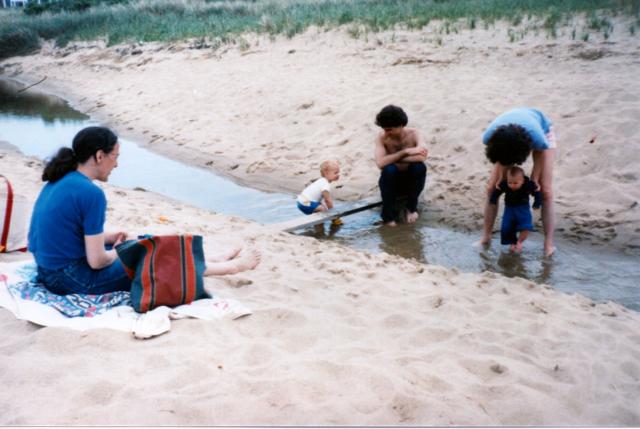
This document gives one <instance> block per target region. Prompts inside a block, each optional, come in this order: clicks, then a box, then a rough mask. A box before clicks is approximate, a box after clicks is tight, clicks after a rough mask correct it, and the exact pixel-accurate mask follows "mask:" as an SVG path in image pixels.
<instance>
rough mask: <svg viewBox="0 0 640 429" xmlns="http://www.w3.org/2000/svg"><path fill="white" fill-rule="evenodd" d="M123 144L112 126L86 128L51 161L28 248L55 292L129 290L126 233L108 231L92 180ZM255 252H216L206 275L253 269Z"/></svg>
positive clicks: (102, 175) (103, 173) (102, 200)
mask: <svg viewBox="0 0 640 429" xmlns="http://www.w3.org/2000/svg"><path fill="white" fill-rule="evenodd" d="M119 155H120V144H119V143H118V138H117V136H116V135H115V134H114V133H113V132H112V131H111V130H109V129H108V128H104V127H88V128H85V129H83V130H81V131H80V132H78V134H76V136H75V137H74V139H73V145H72V148H67V147H63V148H61V149H59V150H58V152H57V154H56V155H55V156H54V157H53V158H52V159H51V160H49V161H48V162H47V164H46V166H45V168H44V172H43V173H42V180H43V181H44V182H47V184H46V185H45V186H44V187H43V188H42V191H40V195H39V196H38V199H37V200H36V203H35V206H34V209H33V214H32V217H31V226H30V229H29V251H31V252H32V253H33V255H34V257H35V260H36V264H37V265H38V281H40V282H41V283H43V284H44V285H45V287H46V288H47V289H48V290H49V291H51V292H53V293H56V294H59V295H67V294H72V293H82V294H103V293H108V292H114V291H119V290H124V291H128V290H130V289H131V280H130V279H129V277H128V276H127V274H126V273H125V271H124V268H123V266H122V264H121V263H120V261H119V259H118V255H117V253H116V251H115V250H114V249H113V247H115V245H117V244H119V243H121V242H123V241H125V240H127V238H128V237H127V234H126V233H125V232H124V231H117V232H105V231H104V223H105V217H106V209H107V199H106V197H105V195H104V192H103V191H102V189H100V188H99V187H98V186H97V185H95V184H94V183H93V181H94V180H99V181H101V182H106V181H107V180H108V179H109V175H110V174H111V171H113V169H114V168H116V167H117V166H118V156H119ZM259 261H260V254H259V253H258V252H257V251H255V250H252V251H248V252H240V251H239V249H236V250H234V251H232V252H231V253H227V254H221V255H217V257H214V258H211V260H210V261H208V262H207V269H206V271H205V273H204V275H211V274H218V275H220V274H233V273H237V272H239V271H244V270H247V269H252V268H254V267H255V266H256V265H257V264H258V262H259Z"/></svg>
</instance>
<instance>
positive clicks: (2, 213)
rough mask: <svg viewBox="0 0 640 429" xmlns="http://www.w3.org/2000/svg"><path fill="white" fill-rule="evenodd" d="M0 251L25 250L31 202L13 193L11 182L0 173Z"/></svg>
mask: <svg viewBox="0 0 640 429" xmlns="http://www.w3.org/2000/svg"><path fill="white" fill-rule="evenodd" d="M0 181H2V182H4V183H3V184H0V253H6V252H13V251H16V250H18V251H21V252H26V251H27V237H28V235H29V214H30V211H31V204H30V203H29V201H27V200H26V199H25V198H23V197H20V196H16V195H14V193H13V187H12V186H11V182H10V181H9V179H7V178H6V177H5V176H3V175H1V174H0Z"/></svg>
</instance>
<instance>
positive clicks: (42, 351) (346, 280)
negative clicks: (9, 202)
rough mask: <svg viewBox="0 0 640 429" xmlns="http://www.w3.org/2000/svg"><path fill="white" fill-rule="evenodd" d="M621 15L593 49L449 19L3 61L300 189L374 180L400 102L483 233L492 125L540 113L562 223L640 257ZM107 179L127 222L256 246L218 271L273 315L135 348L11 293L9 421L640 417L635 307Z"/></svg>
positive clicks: (200, 328) (115, 223)
mask: <svg viewBox="0 0 640 429" xmlns="http://www.w3.org/2000/svg"><path fill="white" fill-rule="evenodd" d="M615 25H616V27H615V28H616V29H618V28H619V29H620V31H616V32H614V33H613V34H612V35H611V37H610V38H609V40H607V41H603V40H598V38H597V37H595V35H592V38H591V39H590V40H591V41H590V42H588V43H585V42H578V41H573V40H571V38H570V36H568V34H567V33H561V34H560V36H559V37H558V38H557V39H548V38H546V36H545V35H544V34H539V35H537V36H536V35H534V34H530V35H527V36H526V37H525V38H524V39H523V40H519V41H516V42H513V43H511V42H509V39H508V37H507V35H506V27H504V26H500V25H498V26H496V27H495V28H494V27H491V28H489V29H488V30H483V29H476V30H474V31H468V30H460V31H459V32H458V33H457V34H454V33H451V34H449V35H446V34H439V33H438V32H437V24H436V23H434V24H432V25H430V26H429V27H427V28H426V29H424V30H422V31H416V32H403V31H396V32H393V33H392V32H388V33H379V34H368V35H366V37H365V36H362V37H361V38H359V39H353V38H351V37H349V36H348V35H347V34H346V31H344V30H340V31H332V32H324V31H321V30H316V29H312V30H309V31H308V32H307V33H305V34H303V35H300V36H296V37H294V38H293V39H280V38H278V39H277V40H275V41H271V40H269V39H268V38H266V37H249V36H247V40H248V41H249V48H248V49H240V48H239V47H236V46H231V47H228V48H222V49H220V50H218V51H213V50H211V49H190V48H189V44H188V43H184V44H173V45H160V44H147V45H141V46H137V45H136V46H134V47H132V46H116V47H109V48H105V47H104V46H103V45H104V44H103V43H99V42H95V43H84V44H78V45H72V46H69V47H67V48H64V49H54V48H51V47H45V49H43V51H42V52H41V53H40V54H38V55H32V56H27V57H16V58H11V59H9V60H6V61H4V62H2V63H0V71H1V72H2V74H1V75H0V77H4V78H11V79H15V80H18V81H21V82H23V83H24V84H31V83H34V82H37V81H38V80H40V79H42V77H44V76H47V79H46V81H44V82H43V83H42V84H40V85H39V86H38V89H41V90H45V91H48V92H51V93H55V94H58V95H60V96H62V97H64V98H66V99H68V100H70V102H71V103H72V105H74V106H75V107H76V108H78V109H79V110H81V111H84V112H87V113H88V114H90V115H92V116H93V117H95V118H97V119H99V120H100V121H102V122H103V123H105V124H106V125H108V126H111V127H112V128H113V129H114V130H115V131H116V132H117V133H118V134H119V135H122V136H127V137H130V138H132V139H133V140H135V141H136V142H138V143H140V144H142V145H145V146H147V147H148V148H150V149H151V150H155V151H158V152H161V153H165V154H168V155H169V156H171V157H173V158H175V159H180V160H182V161H185V162H187V163H190V164H194V165H199V166H203V167H206V168H211V169H212V170H215V171H217V172H220V173H223V174H226V175H229V176H232V177H234V178H235V179H236V180H238V181H240V182H242V183H246V184H248V185H250V186H253V187H258V188H266V189H275V190H283V191H288V192H291V193H292V194H293V193H295V192H297V191H299V190H300V189H301V188H302V187H303V186H304V184H305V183H306V182H308V181H309V180H310V179H312V178H314V177H316V176H317V172H316V171H317V167H318V165H319V163H320V162H321V161H322V160H323V159H325V158H338V159H339V160H340V161H341V163H342V178H341V180H340V182H339V183H340V185H342V186H341V187H340V188H339V189H338V190H337V196H338V197H339V198H340V199H344V200H354V199H357V198H360V197H363V196H369V195H374V194H375V193H376V192H377V186H376V183H377V174H378V173H377V170H376V167H375V164H374V162H373V159H372V158H373V141H374V138H375V135H376V132H377V130H376V127H375V126H374V124H373V118H374V116H375V114H376V112H377V111H378V110H379V109H380V108H381V107H382V106H384V105H385V104H388V103H394V104H398V105H400V106H403V107H404V108H405V110H406V111H407V113H408V115H409V120H410V125H412V126H415V127H418V128H420V129H422V130H423V132H424V134H425V136H426V138H427V142H428V147H429V151H430V155H429V160H428V165H429V177H428V183H427V190H426V192H425V193H424V196H423V200H422V205H423V207H425V210H424V212H423V213H424V215H425V216H427V217H428V218H429V219H430V220H432V221H433V223H434V225H435V224H442V225H449V226H454V227H457V228H467V229H472V230H478V232H479V231H480V222H481V215H482V207H481V201H482V198H483V193H484V186H485V181H486V179H487V177H488V173H489V171H490V165H489V163H488V162H487V161H485V159H484V154H483V150H482V146H481V144H480V137H481V133H482V130H483V128H484V127H485V126H486V125H487V124H488V123H489V122H490V121H491V120H492V119H493V117H494V116H495V115H497V114H499V113H500V112H501V111H503V110H506V109H508V108H510V107H514V106H519V105H529V106H533V107H537V108H539V109H541V110H542V111H544V112H545V113H547V114H548V115H549V116H550V117H551V119H552V120H553V121H554V126H555V129H556V134H557V136H558V159H557V164H556V167H557V168H556V170H557V174H556V176H555V177H556V178H557V181H556V184H555V188H556V189H555V191H556V201H557V213H558V222H557V227H558V231H559V232H558V234H559V235H561V236H563V237H564V238H567V239H575V240H579V241H581V242H584V243H595V244H597V245H602V246H604V245H605V244H606V245H608V246H613V247H616V248H619V249H624V250H626V251H630V252H634V251H637V249H638V246H640V234H638V231H639V228H640V216H639V214H638V213H639V212H638V211H639V210H640V207H638V204H637V202H638V201H640V188H639V187H638V171H639V167H640V162H639V161H640V155H639V154H638V151H637V150H635V149H636V148H635V146H637V142H638V139H639V138H640V126H638V118H639V117H640V98H639V95H640V82H639V81H638V79H637V76H638V71H639V70H640V62H639V58H640V38H638V37H637V36H630V35H629V34H628V32H627V33H626V34H625V33H624V31H623V30H622V29H623V28H626V27H625V25H626V24H625V22H624V21H620V22H616V23H615ZM563 31H565V32H566V31H570V30H563ZM34 89H35V88H34ZM594 136H596V139H595V142H594V143H590V140H591V139H592V138H593V137H594ZM41 169H42V162H41V161H39V160H35V159H32V158H28V157H25V156H23V155H21V154H19V153H16V152H15V151H11V150H6V149H5V148H4V147H3V150H2V154H1V156H0V172H2V174H4V175H6V176H8V177H9V178H10V179H11V180H12V182H13V184H14V187H15V188H16V189H17V190H18V192H20V193H21V194H22V195H24V196H26V197H27V198H30V199H35V197H36V196H37V193H38V191H39V189H40V187H41V186H42V183H41V182H40V174H41ZM101 186H103V188H104V189H105V192H106V193H107V198H108V201H109V209H108V213H107V221H108V225H107V226H108V228H109V229H111V228H113V229H115V228H124V229H126V230H128V231H130V232H133V233H154V234H170V233H179V232H188V233H193V234H201V235H204V236H205V248H206V249H207V250H209V251H213V250H215V249H217V248H220V247H221V246H229V245H233V244H238V243H245V244H247V245H250V246H253V247H256V248H258V249H260V251H261V252H262V255H263V256H262V263H261V264H260V265H259V267H258V268H257V269H256V270H254V271H251V272H245V273H241V274H238V275H233V276H227V277H219V278H207V280H206V285H207V287H208V288H209V289H211V290H212V291H214V293H217V294H220V295H222V296H226V297H233V298H236V299H238V300H240V301H241V302H242V303H244V304H245V305H247V306H248V307H250V308H251V309H252V310H253V314H252V315H250V316H248V317H245V318H242V319H239V320H234V321H231V320H224V321H219V322H204V321H200V320H180V321H175V322H174V323H173V324H172V330H171V332H170V333H168V334H165V335H162V336H160V337H157V338H155V339H151V340H147V341H139V340H135V339H134V338H132V337H131V336H129V335H127V334H124V333H122V332H116V331H109V330H98V331H90V332H75V331H71V330H67V329H59V328H40V327H37V326H35V325H32V324H29V323H27V322H23V321H17V320H15V318H14V317H13V316H12V315H11V314H10V313H9V312H8V311H5V310H0V329H2V331H3V332H4V334H3V335H2V336H1V337H0V356H1V359H0V366H1V369H2V370H1V371H0V383H1V384H2V386H3V387H4V388H3V389H2V390H1V391H0V424H5V425H40V424H49V425H96V424H100V425H403V426H409V425H438V426H445V425H489V426H496V425H536V426H540V425H581V426H585V425H622V426H628V425H633V426H638V425H640V408H639V407H638V398H640V315H639V314H638V313H637V312H634V311H631V310H627V309H625V308H624V307H622V306H620V305H617V304H615V303H603V304H596V303H594V302H592V301H591V300H589V299H587V298H585V297H582V296H580V295H569V294H564V293H560V292H557V291H555V290H553V289H552V288H551V287H549V286H546V285H537V284H535V283H533V282H530V281H526V280H522V279H509V278H506V277H503V276H500V275H497V274H493V273H483V274H469V273H462V272H459V271H458V270H456V269H445V268H442V267H438V266H432V265H424V264H421V263H418V262H416V261H414V260H405V259H402V258H400V257H397V256H391V255H388V254H384V253H382V254H370V253H366V252H360V251H355V250H352V249H349V248H346V247H343V246H340V245H338V244H335V243H331V242H319V241H316V240H314V239H312V238H308V237H299V236H292V235H289V234H285V233H280V232H277V231H273V230H272V229H269V228H268V227H265V226H261V225H258V224H255V223H252V222H249V221H246V220H243V219H240V218H237V217H230V216H225V215H222V214H216V213H211V212H207V211H204V210H200V209H196V208H194V207H191V206H187V205H183V204H180V203H177V202H175V201H172V200H169V199H167V198H164V197H162V196H159V195H156V194H153V193H150V192H145V191H136V190H129V189H120V188H117V187H115V186H111V185H109V184H104V185H101ZM16 258H18V259H19V258H25V255H1V256H0V262H6V261H10V260H15V259H16Z"/></svg>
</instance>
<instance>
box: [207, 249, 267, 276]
mask: <svg viewBox="0 0 640 429" xmlns="http://www.w3.org/2000/svg"><path fill="white" fill-rule="evenodd" d="M260 259H261V255H260V252H259V251H258V250H256V249H250V250H244V249H243V250H242V251H241V252H240V253H239V254H238V256H236V257H235V258H234V259H229V260H227V261H222V262H211V261H208V263H207V268H206V269H205V271H204V275H205V276H224V275H227V274H237V273H239V272H242V271H247V270H252V269H254V268H255V267H256V266H257V265H258V264H259V263H260Z"/></svg>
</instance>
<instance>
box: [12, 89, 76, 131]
mask: <svg viewBox="0 0 640 429" xmlns="http://www.w3.org/2000/svg"><path fill="white" fill-rule="evenodd" d="M19 90H20V88H19V86H18V84H16V83H14V82H9V81H4V80H0V104H1V105H2V113H3V114H4V115H12V116H17V117H29V118H39V119H42V120H43V121H44V122H45V123H54V122H56V121H60V122H65V121H72V122H74V121H85V120H87V119H89V117H88V116H87V115H85V114H84V113H81V112H78V111H77V110H74V109H71V108H70V107H69V104H68V103H67V102H66V101H64V100H62V99H60V98H57V97H50V96H47V95H42V94H38V93H37V92H33V91H26V92H21V93H18V91H19Z"/></svg>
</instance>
